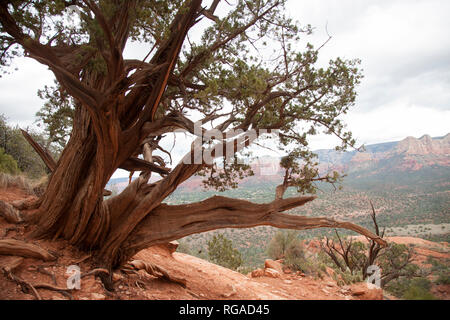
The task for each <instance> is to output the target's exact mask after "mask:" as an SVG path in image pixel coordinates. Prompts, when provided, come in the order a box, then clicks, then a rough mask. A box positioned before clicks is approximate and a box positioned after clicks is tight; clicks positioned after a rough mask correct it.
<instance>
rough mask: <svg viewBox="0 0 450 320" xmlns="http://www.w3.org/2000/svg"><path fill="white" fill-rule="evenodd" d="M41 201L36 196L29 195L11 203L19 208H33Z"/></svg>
mask: <svg viewBox="0 0 450 320" xmlns="http://www.w3.org/2000/svg"><path fill="white" fill-rule="evenodd" d="M39 204H40V201H39V199H37V198H35V197H29V198H26V199H23V200H16V201H13V202H11V205H12V206H13V207H14V208H16V209H17V210H32V209H37V208H38V207H39Z"/></svg>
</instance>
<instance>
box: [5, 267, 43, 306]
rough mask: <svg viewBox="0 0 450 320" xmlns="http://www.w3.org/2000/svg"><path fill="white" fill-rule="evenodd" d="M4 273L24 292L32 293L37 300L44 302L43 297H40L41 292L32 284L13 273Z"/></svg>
mask: <svg viewBox="0 0 450 320" xmlns="http://www.w3.org/2000/svg"><path fill="white" fill-rule="evenodd" d="M4 273H5V275H6V277H7V278H8V279H10V280H12V281H14V282H15V283H17V284H18V285H20V287H21V288H22V291H23V292H25V293H28V292H29V291H31V293H32V294H33V295H34V296H35V298H36V300H42V298H41V296H40V295H39V292H37V290H36V288H35V287H34V286H33V285H32V284H31V283H29V282H28V281H25V280H24V279H22V278H20V277H18V276H16V275H14V274H13V273H12V272H11V271H4Z"/></svg>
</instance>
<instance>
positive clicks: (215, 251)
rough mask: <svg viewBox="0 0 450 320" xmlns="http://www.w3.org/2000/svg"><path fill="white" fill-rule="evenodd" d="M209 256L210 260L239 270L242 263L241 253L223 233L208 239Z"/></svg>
mask: <svg viewBox="0 0 450 320" xmlns="http://www.w3.org/2000/svg"><path fill="white" fill-rule="evenodd" d="M208 256H209V259H210V261H212V262H214V263H216V264H218V265H221V266H223V267H225V268H229V269H232V270H237V268H238V267H239V266H240V265H241V264H242V257H241V253H240V252H239V251H238V250H237V249H235V248H233V244H232V242H231V240H229V239H228V238H226V237H225V236H224V235H223V234H219V235H215V236H214V237H213V238H212V239H211V240H210V241H208Z"/></svg>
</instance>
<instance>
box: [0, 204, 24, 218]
mask: <svg viewBox="0 0 450 320" xmlns="http://www.w3.org/2000/svg"><path fill="white" fill-rule="evenodd" d="M0 216H1V217H3V218H5V219H6V221H8V222H9V223H20V222H22V221H23V219H22V217H21V215H20V212H19V211H18V210H16V209H15V208H14V207H13V206H12V205H10V204H9V203H6V202H4V201H2V200H0Z"/></svg>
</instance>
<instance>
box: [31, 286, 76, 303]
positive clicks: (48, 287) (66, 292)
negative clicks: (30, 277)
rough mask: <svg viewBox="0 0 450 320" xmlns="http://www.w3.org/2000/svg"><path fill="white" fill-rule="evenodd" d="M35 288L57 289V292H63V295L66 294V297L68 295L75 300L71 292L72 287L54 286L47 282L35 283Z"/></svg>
mask: <svg viewBox="0 0 450 320" xmlns="http://www.w3.org/2000/svg"><path fill="white" fill-rule="evenodd" d="M34 288H36V289H44V290H51V291H57V292H59V293H61V294H62V295H64V296H65V297H68V298H69V299H70V300H73V296H72V295H71V294H70V291H71V290H72V289H67V288H60V287H56V286H52V285H50V284H46V283H42V284H36V285H34Z"/></svg>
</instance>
